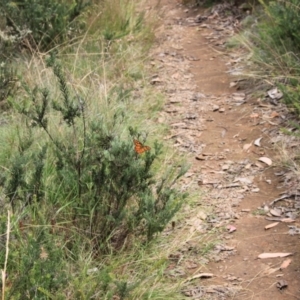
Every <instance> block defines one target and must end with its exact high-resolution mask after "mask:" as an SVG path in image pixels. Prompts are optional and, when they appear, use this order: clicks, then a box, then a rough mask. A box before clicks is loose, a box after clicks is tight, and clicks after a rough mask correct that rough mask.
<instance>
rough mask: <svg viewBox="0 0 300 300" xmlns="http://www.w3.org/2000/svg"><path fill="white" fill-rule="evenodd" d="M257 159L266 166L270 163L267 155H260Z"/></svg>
mask: <svg viewBox="0 0 300 300" xmlns="http://www.w3.org/2000/svg"><path fill="white" fill-rule="evenodd" d="M258 160H259V161H261V162H263V163H265V164H267V165H268V166H271V165H272V160H271V159H270V158H268V157H265V156H263V157H260V158H259V159H258Z"/></svg>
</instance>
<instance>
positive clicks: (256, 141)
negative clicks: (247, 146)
mask: <svg viewBox="0 0 300 300" xmlns="http://www.w3.org/2000/svg"><path fill="white" fill-rule="evenodd" d="M261 139H262V137H260V138H258V139H256V140H255V142H254V145H255V146H257V147H260V141H261Z"/></svg>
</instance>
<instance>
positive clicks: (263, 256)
mask: <svg viewBox="0 0 300 300" xmlns="http://www.w3.org/2000/svg"><path fill="white" fill-rule="evenodd" d="M291 255H293V253H262V254H259V255H258V258H261V259H264V258H276V257H287V256H291Z"/></svg>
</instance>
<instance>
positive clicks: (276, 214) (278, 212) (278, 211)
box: [270, 208, 282, 217]
mask: <svg viewBox="0 0 300 300" xmlns="http://www.w3.org/2000/svg"><path fill="white" fill-rule="evenodd" d="M270 213H271V215H273V216H274V217H280V216H281V215H282V210H281V209H279V208H274V209H270Z"/></svg>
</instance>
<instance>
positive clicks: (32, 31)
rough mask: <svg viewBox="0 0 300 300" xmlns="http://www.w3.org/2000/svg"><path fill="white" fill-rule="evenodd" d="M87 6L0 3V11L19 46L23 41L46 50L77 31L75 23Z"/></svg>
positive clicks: (75, 3)
mask: <svg viewBox="0 0 300 300" xmlns="http://www.w3.org/2000/svg"><path fill="white" fill-rule="evenodd" d="M87 5H89V2H85V1H83V0H75V1H58V0H53V1H46V0H35V1H30V0H22V1H18V2H14V1H11V0H1V1H0V10H1V11H2V12H3V13H4V17H5V19H6V25H7V26H8V27H9V28H10V31H8V32H9V34H10V35H12V36H15V40H19V41H20V42H22V41H23V44H24V40H27V45H30V46H31V47H34V48H35V47H36V46H38V48H40V49H43V50H47V49H50V48H52V47H53V46H55V45H57V44H59V43H61V42H63V41H65V39H66V38H67V37H70V36H72V35H73V32H74V31H75V32H76V30H78V25H77V24H75V20H76V18H77V17H78V16H79V15H80V14H82V12H83V11H84V9H85V8H86V7H87ZM25 44H26V43H25Z"/></svg>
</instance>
